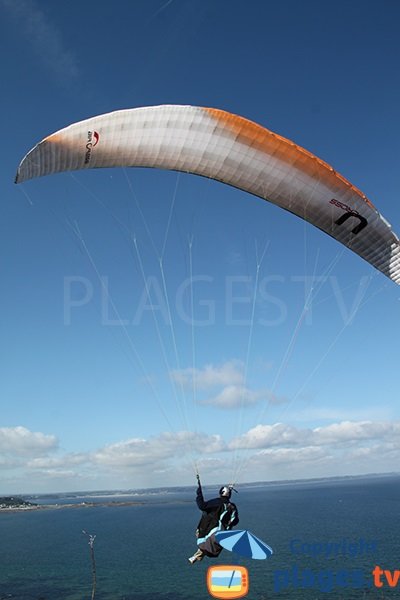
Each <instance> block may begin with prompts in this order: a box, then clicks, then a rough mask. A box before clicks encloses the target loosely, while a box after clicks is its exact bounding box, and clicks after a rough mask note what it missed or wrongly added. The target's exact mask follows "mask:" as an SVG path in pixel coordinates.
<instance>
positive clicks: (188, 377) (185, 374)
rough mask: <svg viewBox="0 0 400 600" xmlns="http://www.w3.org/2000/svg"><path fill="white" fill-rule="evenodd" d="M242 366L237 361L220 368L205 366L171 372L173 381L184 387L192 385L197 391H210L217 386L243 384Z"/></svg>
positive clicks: (226, 363) (224, 364)
mask: <svg viewBox="0 0 400 600" xmlns="http://www.w3.org/2000/svg"><path fill="white" fill-rule="evenodd" d="M243 371H244V365H243V363H242V362H241V361H239V360H231V361H228V362H225V363H223V364H222V365H220V366H213V365H206V366H205V367H204V368H203V369H192V368H188V369H181V370H179V371H178V370H176V371H172V373H171V377H172V379H173V380H174V381H176V382H177V383H179V384H182V385H184V386H186V387H189V386H192V385H193V380H194V383H195V385H196V387H197V388H198V389H210V388H215V387H218V386H228V385H241V384H243V382H244V373H243Z"/></svg>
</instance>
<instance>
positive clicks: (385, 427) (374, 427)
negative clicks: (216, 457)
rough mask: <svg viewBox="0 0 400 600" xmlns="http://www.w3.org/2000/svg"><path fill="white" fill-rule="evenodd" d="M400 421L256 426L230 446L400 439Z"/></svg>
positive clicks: (250, 447)
mask: <svg viewBox="0 0 400 600" xmlns="http://www.w3.org/2000/svg"><path fill="white" fill-rule="evenodd" d="M399 433H400V423H391V422H378V423H377V422H375V423H374V422H372V421H355V422H354V421H342V422H341V423H333V424H331V425H326V426H324V427H316V428H314V429H309V428H298V427H293V426H290V425H284V424H283V423H276V424H274V425H257V426H256V427H253V428H252V429H250V430H249V431H247V432H246V433H244V434H243V435H241V436H239V437H237V438H235V439H233V440H232V441H231V442H230V444H229V447H230V448H248V449H256V448H268V447H270V446H282V447H284V446H304V445H310V446H311V445H312V446H328V445H332V446H335V445H337V446H338V447H343V444H346V445H348V444H356V443H358V442H361V441H364V440H374V439H375V440H383V439H384V440H399V439H400V436H399Z"/></svg>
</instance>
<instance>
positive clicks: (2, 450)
mask: <svg viewBox="0 0 400 600" xmlns="http://www.w3.org/2000/svg"><path fill="white" fill-rule="evenodd" d="M57 446H58V442H57V438H56V437H55V436H54V435H46V434H44V433H40V432H33V431H30V430H29V429H27V428H26V427H21V426H19V427H0V454H5V455H10V456H14V457H15V456H40V455H43V454H47V453H48V452H50V451H53V450H55V449H56V448H57Z"/></svg>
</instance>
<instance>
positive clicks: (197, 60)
mask: <svg viewBox="0 0 400 600" xmlns="http://www.w3.org/2000/svg"><path fill="white" fill-rule="evenodd" d="M399 13H400V8H399V5H398V3H397V2H394V1H388V0H386V1H383V2H380V3H376V2H358V1H355V2H352V3H347V2H342V1H339V2H337V3H335V9H334V10H332V8H331V7H328V6H326V7H324V5H323V4H322V5H321V3H320V2H314V1H307V2H303V3H298V2H295V1H293V2H291V1H284V2H281V3H279V5H278V3H272V2H261V1H259V2H258V1H253V2H248V3H246V5H245V4H244V3H243V2H238V1H236V0H233V1H231V2H229V3H225V2H213V1H211V0H201V1H200V0H187V1H182V0H170V1H169V2H162V1H158V0H146V1H141V0H135V1H134V2H128V1H126V2H124V1H117V2H113V3H108V2H100V3H99V2H96V3H95V2H93V1H92V0H89V1H88V2H85V3H81V2H78V1H75V0H71V1H70V2H69V3H68V4H65V3H64V4H63V3H54V2H50V1H47V0H44V1H41V2H39V1H38V0H1V1H0V15H1V18H0V46H1V55H2V57H3V61H2V64H1V70H2V73H1V78H2V81H3V94H2V114H3V119H2V132H3V136H2V139H3V152H2V171H1V172H2V206H3V219H2V220H1V234H0V240H1V242H0V243H1V250H0V253H1V256H2V259H1V278H2V295H1V312H0V319H1V332H2V334H1V353H2V356H1V367H0V368H1V378H0V386H1V387H0V401H1V412H0V469H1V483H0V492H2V493H6V492H29V491H37V492H39V491H62V490H77V489H101V488H132V487H145V486H160V485H178V484H189V483H192V482H193V481H194V469H193V467H194V465H195V464H197V466H198V467H199V469H200V472H201V474H202V476H203V479H204V480H205V481H206V482H208V483H220V482H225V481H231V480H232V479H233V478H235V479H237V480H238V482H240V481H251V480H270V479H291V478H298V477H314V476H317V477H319V476H330V475H348V474H359V473H369V472H388V471H393V470H396V469H397V468H398V467H397V465H398V464H399V458H400V444H399V441H398V440H399V435H398V433H399V430H400V411H399V407H398V397H397V396H398V393H397V380H398V333H399V329H400V325H399V308H400V304H399V299H400V293H399V289H398V287H397V286H396V285H395V284H394V283H392V282H390V281H389V280H387V279H386V278H385V277H384V276H383V275H380V274H378V273H376V272H375V271H374V270H373V269H372V268H371V267H370V266H369V265H368V264H366V263H365V262H363V261H362V260H361V259H360V258H359V257H357V256H356V255H353V254H352V253H351V252H349V251H347V250H346V249H343V248H342V247H339V246H338V244H337V243H336V242H334V240H332V239H330V238H328V237H327V236H325V235H323V234H322V233H321V232H320V231H318V230H316V229H313V228H312V227H310V226H307V225H306V224H305V223H303V222H302V221H300V220H299V219H297V218H296V217H294V216H293V215H290V214H288V213H285V212H283V211H281V210H279V209H277V208H276V207H274V206H272V205H269V204H266V203H264V202H262V201H261V200H259V199H257V198H253V197H251V196H249V195H247V194H245V193H243V192H240V191H239V190H235V189H232V188H229V187H227V186H224V185H222V184H219V183H216V182H209V181H206V180H203V179H201V178H196V177H194V176H189V175H185V174H181V175H177V174H176V173H168V172H157V171H152V170H145V169H136V170H122V169H121V170H119V169H113V170H104V171H97V172H96V171H93V172H85V173H73V174H62V175H57V176H53V177H47V178H43V179H41V180H36V181H31V182H27V183H26V184H22V185H21V186H18V187H17V186H15V185H14V183H13V179H14V175H15V171H16V168H17V166H18V164H19V162H20V160H21V159H22V157H23V155H24V154H25V153H26V152H27V151H28V150H29V149H30V148H31V147H32V146H33V145H34V144H35V143H37V142H38V141H40V140H41V139H42V138H43V137H44V136H45V135H47V134H49V133H52V132H53V131H56V130H57V129H60V128H61V127H64V126H66V125H68V124H70V123H72V122H75V121H78V120H81V119H84V118H87V117H89V116H92V115H95V114H101V113H104V112H109V111H112V110H116V109H120V108H131V107H136V106H146V105H155V104H165V103H176V104H193V105H199V106H212V107H216V108H222V109H225V110H229V111H231V112H234V113H237V114H240V115H243V116H245V117H247V118H249V119H252V120H254V121H256V122H258V123H260V124H262V125H264V126H266V127H268V128H269V129H271V130H272V131H275V132H277V133H279V134H281V135H284V136H286V137H288V138H290V139H292V140H294V141H296V143H298V144H300V145H302V146H304V147H305V148H307V149H308V150H311V151H312V152H313V153H315V154H316V155H317V156H320V157H321V158H322V159H324V160H325V161H327V162H328V163H330V164H332V165H333V166H334V167H335V169H337V170H338V171H339V172H340V173H342V174H343V175H344V176H345V177H347V178H348V179H349V180H350V181H352V183H354V184H355V185H356V186H357V187H359V188H360V189H361V190H363V192H364V193H365V194H366V195H367V196H368V197H369V198H370V199H371V200H372V201H373V202H374V204H375V205H376V206H377V208H378V209H379V210H380V211H381V212H382V214H383V215H384V216H385V217H386V218H387V219H388V220H389V221H390V222H391V223H392V225H393V228H394V230H395V231H397V232H399V231H400V210H399V207H398V200H397V187H398V185H397V184H398V181H397V180H398V170H399V169H398V163H399V151H398V139H399V133H400V131H399V129H400V125H399V119H398V106H399V101H400V97H399V96H400V81H399V78H400V75H399V70H398V63H399V59H400V41H399V37H398V30H397V23H398V20H399V17H400V14H399ZM134 238H135V239H136V246H135V244H134V243H133V241H132V240H133V239H134ZM190 242H192V244H191V250H190ZM161 257H162V265H163V270H160V266H159V259H160V258H161ZM257 262H258V264H259V273H258V278H257V276H256V271H257ZM190 264H192V268H191V267H190ZM191 275H192V284H191V277H190V276H191ZM313 277H314V283H313V285H312V287H313V291H312V293H311V295H309V288H310V281H311V279H312V278H313ZM256 284H257V285H256ZM146 288H147V291H149V294H150V298H149V295H148V294H147V292H146ZM191 291H193V315H192V303H191ZM306 298H308V300H309V303H308V305H307V307H308V310H307V311H306V312H304V306H305V299H306ZM150 305H153V309H151V306H150ZM192 316H193V319H192ZM170 317H171V319H172V326H171V324H170ZM193 320H194V324H193V325H192V321H193ZM156 323H157V325H156ZM193 378H194V380H195V385H193Z"/></svg>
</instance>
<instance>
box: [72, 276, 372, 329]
mask: <svg viewBox="0 0 400 600" xmlns="http://www.w3.org/2000/svg"><path fill="white" fill-rule="evenodd" d="M369 282H370V277H362V278H361V279H360V280H359V281H358V282H356V283H355V284H354V286H352V290H351V293H349V290H347V289H345V288H346V286H343V285H342V284H341V282H340V280H339V278H338V277H336V276H332V275H330V276H309V275H292V276H291V277H284V276H283V275H268V276H265V277H262V278H260V280H258V281H257V282H256V281H255V279H254V278H252V277H250V276H247V275H232V276H225V277H224V278H219V279H216V278H215V277H212V276H210V275H196V276H194V277H191V278H186V279H184V280H183V281H181V282H180V283H179V284H177V285H175V286H174V287H172V286H170V287H169V288H168V290H167V289H166V285H165V281H163V280H162V279H161V278H159V277H156V276H154V275H151V276H148V277H147V278H146V279H145V280H143V281H142V282H141V283H140V284H137V285H135V286H134V293H133V294H132V298H131V300H130V307H129V312H130V318H129V319H128V318H126V314H122V311H121V310H120V309H119V308H118V302H117V301H116V295H115V294H114V290H113V286H112V285H111V283H110V281H109V278H108V277H107V276H105V275H102V276H99V278H98V280H97V281H91V280H90V279H88V278H87V277H83V276H80V275H68V276H65V277H64V296H63V300H64V303H63V306H64V324H65V325H71V323H72V321H73V317H74V315H76V314H77V312H78V311H79V310H82V309H83V308H84V307H87V306H88V305H90V304H91V303H92V302H96V303H97V304H98V305H99V307H100V314H101V324H102V325H106V326H118V325H120V326H124V327H126V326H128V325H132V326H135V325H136V326H137V325H139V324H140V323H141V322H142V321H143V319H145V318H146V317H148V316H149V314H150V313H151V312H153V313H154V314H155V315H157V318H158V319H159V320H160V322H163V323H164V324H165V325H170V324H171V323H170V321H171V318H172V316H171V315H173V318H174V320H179V321H181V322H183V323H186V324H188V325H194V326H196V327H207V326H213V325H215V323H216V321H217V320H218V321H219V322H221V320H223V321H224V323H225V325H233V326H249V325H250V324H251V318H250V317H251V315H252V313H253V312H254V311H253V307H256V308H257V311H256V316H255V321H254V322H255V324H256V325H257V326H263V327H276V326H279V325H281V324H282V323H284V322H285V321H286V319H287V318H288V316H289V304H288V297H290V296H291V295H292V294H294V295H295V297H296V298H301V299H304V308H303V322H304V324H305V325H312V323H313V309H314V306H315V305H316V304H317V303H318V302H320V300H321V299H320V296H318V292H319V291H320V290H321V289H322V287H323V288H324V294H325V296H328V297H330V298H331V301H333V305H332V306H333V308H332V310H334V311H336V313H337V315H338V316H339V318H341V320H342V322H343V324H345V325H348V324H350V323H351V322H352V320H353V318H354V316H355V314H356V313H357V311H358V309H359V307H360V305H361V304H362V302H363V300H364V298H365V294H366V292H367V289H368V284H369ZM289 286H290V287H291V288H292V289H289ZM125 310H126V308H125ZM296 310H297V311H298V307H297V309H296Z"/></svg>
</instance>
